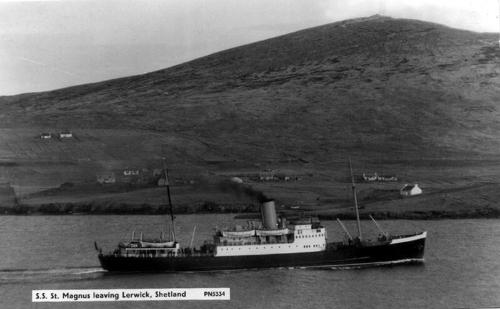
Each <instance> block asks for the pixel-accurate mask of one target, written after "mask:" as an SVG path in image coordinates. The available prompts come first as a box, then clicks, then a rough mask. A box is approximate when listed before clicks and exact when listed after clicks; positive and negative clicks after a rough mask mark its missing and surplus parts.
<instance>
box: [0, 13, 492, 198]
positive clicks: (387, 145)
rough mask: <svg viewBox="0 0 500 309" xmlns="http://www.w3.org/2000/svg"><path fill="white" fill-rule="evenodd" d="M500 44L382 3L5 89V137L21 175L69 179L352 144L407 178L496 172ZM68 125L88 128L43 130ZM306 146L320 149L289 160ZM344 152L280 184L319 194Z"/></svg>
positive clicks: (274, 160)
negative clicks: (142, 64)
mask: <svg viewBox="0 0 500 309" xmlns="http://www.w3.org/2000/svg"><path fill="white" fill-rule="evenodd" d="M496 44H497V43H496V38H495V36H494V35H490V34H478V33H472V32H467V31H461V30H456V29H450V28H446V27H444V26H441V25H436V24H430V23H425V22H420V21H415V20H401V19H391V18H385V17H375V18H368V19H358V20H349V21H344V22H339V23H334V24H329V25H325V26H321V27H316V28H312V29H306V30H303V31H299V32H296V33H292V34H288V35H285V36H281V37H277V38H273V39H270V40H266V41H262V42H258V43H254V44H249V45H246V46H242V47H238V48H234V49H230V50H227V51H223V52H220V53H216V54H213V55H210V56H207V57H204V58H200V59H197V60H194V61H191V62H188V63H185V64H181V65H178V66H175V67H172V68H168V69H165V70H160V71H157V72H153V73H148V74H144V75H140V76H133V77H127V78H122V79H116V80H111V81H106V82H101V83H96V84H89V85H82V86H77V87H71V88H65V89H61V90H56V91H51V92H44V93H36V94H24V95H19V96H13V97H2V98H0V107H1V108H2V114H1V115H0V118H1V119H0V121H1V123H2V126H3V129H2V131H1V132H2V134H0V137H1V139H2V143H1V145H2V146H1V147H0V151H1V155H2V158H3V159H4V161H6V162H14V163H16V164H17V166H15V167H12V166H6V165H2V166H0V169H2V172H3V173H2V175H3V178H4V180H8V181H11V182H12V181H13V182H18V183H21V182H30V181H32V182H34V183H40V182H43V183H54V184H56V183H61V182H63V181H67V180H73V181H75V180H78V179H82V178H85V179H91V178H93V175H94V174H95V172H97V171H99V170H103V169H112V168H122V167H124V166H130V165H154V164H156V163H155V162H158V159H159V157H160V153H162V152H163V153H167V154H168V157H169V160H170V161H171V162H173V163H172V164H173V165H174V169H175V168H176V167H178V173H179V174H182V173H184V172H183V169H185V168H188V167H189V168H191V169H194V170H195V172H196V171H203V170H207V169H209V170H214V171H220V170H223V171H224V172H228V173H229V172H234V170H236V169H240V168H241V166H244V167H245V168H248V167H249V166H250V167H251V166H252V164H253V163H260V164H261V165H260V167H255V166H254V172H258V170H259V169H260V168H261V167H263V166H272V167H281V168H289V169H292V171H293V172H294V173H298V174H300V173H305V172H306V170H307V172H311V171H312V173H313V174H321V173H324V171H325V170H328V169H331V168H332V166H333V168H336V165H335V164H334V163H335V162H341V161H342V160H344V158H345V156H346V155H347V154H349V155H352V156H354V157H355V161H357V162H360V163H358V164H360V165H361V167H362V168H367V167H370V168H371V169H372V170H376V171H380V170H381V169H382V170H384V169H385V170H391V171H393V172H394V173H396V174H398V175H399V174H401V173H407V178H406V180H407V181H416V180H418V179H421V180H419V181H420V182H424V183H425V181H429V178H437V179H438V181H444V182H446V181H448V182H451V184H450V185H451V186H458V187H460V186H462V185H463V182H464V179H465V181H468V182H482V181H489V180H488V179H486V180H485V177H486V178H488V177H489V178H495V177H496V175H497V174H493V175H490V174H488V175H486V176H485V174H484V173H482V172H484V171H488V170H492V167H495V166H496V160H497V159H498V155H497V153H498V151H497V149H499V148H500V140H499V136H500V134H499V133H500V123H499V121H498V119H499V117H498V116H499V115H498V112H499V111H498V109H499V106H498V104H499V103H498V102H499V100H498V99H499V93H500V92H499V91H498V90H499V89H498V88H499V85H500V83H499V82H500V79H499V73H500V67H499V65H498V62H499V61H498V60H499V57H500V51H499V49H498V46H497V45H496ZM66 128H69V129H72V130H73V131H74V132H75V134H76V135H77V137H78V139H77V140H75V141H71V142H58V141H51V142H50V143H42V142H41V141H39V140H37V139H36V135H37V133H39V132H40V131H57V130H60V129H66ZM298 158H301V159H305V160H307V161H309V162H311V163H310V164H306V165H304V164H302V165H301V164H291V165H287V164H284V163H283V162H287V161H289V160H292V161H293V160H295V159H298ZM422 159H427V161H422ZM472 159H474V160H477V162H481V160H485V159H488V160H490V161H488V162H489V163H486V165H487V166H488V167H487V168H484V167H483V166H484V164H485V163H484V162H483V163H480V164H477V165H473V166H469V168H466V169H464V167H463V166H461V165H460V163H458V164H457V166H455V167H452V168H448V167H447V166H446V164H447V163H446V162H449V161H450V160H451V161H452V162H462V161H457V160H466V161H467V160H472ZM47 162H52V163H50V164H49V163H47ZM54 162H55V163H54ZM213 162H219V164H215V165H212V164H211V163H213ZM220 162H226V163H227V162H230V163H231V164H232V165H231V164H229V167H228V166H227V165H224V166H222V165H221V164H220ZM247 162H248V164H246V163H247ZM422 162H423V163H422ZM245 164H246V166H245ZM370 164H372V166H370ZM431 165H433V166H431ZM339 166H342V168H341V169H340V170H339V171H331V172H328V173H326V175H323V176H322V177H319V180H316V178H314V179H312V180H311V179H309V180H308V182H304V181H303V182H298V183H293V184H285V185H281V188H278V189H276V188H275V187H276V186H274V185H270V186H269V187H270V188H269V190H271V192H272V193H273V194H274V195H277V196H279V195H280V192H281V195H283V196H284V197H285V198H286V196H295V195H294V194H292V192H297V191H301V188H303V187H306V189H304V190H306V191H307V192H309V193H307V194H306V193H305V198H302V197H300V196H299V199H305V200H307V201H308V202H307V203H309V204H312V203H315V202H314V201H315V200H316V199H315V195H316V194H318V193H317V192H320V193H319V195H322V194H323V193H324V194H325V195H328V196H329V194H328V193H327V191H328V190H327V189H328V188H329V187H330V186H333V187H335V186H340V187H342V188H343V187H344V186H345V184H344V183H343V180H342V181H339V179H342V176H341V175H342V173H345V167H344V166H343V165H341V164H339ZM181 167H182V168H181ZM363 170H365V169H363ZM493 170H494V169H493ZM441 171H446V173H445V174H444V175H441V174H442V173H441ZM195 172H194V173H195ZM33 175H35V176H33ZM469 175H472V176H469ZM467 177H469V178H470V179H466V178H467ZM449 179H452V181H449ZM332 180H334V183H335V182H337V184H333V185H331V183H332ZM431 183H432V181H431ZM443 186H447V185H443V184H440V185H437V187H438V189H439V188H440V187H443ZM395 187H396V188H397V185H395ZM283 192H285V193H286V194H284V193H283ZM334 192H335V194H336V193H338V192H336V191H334ZM328 198H333V197H328ZM328 198H327V199H328ZM320 201H321V199H320Z"/></svg>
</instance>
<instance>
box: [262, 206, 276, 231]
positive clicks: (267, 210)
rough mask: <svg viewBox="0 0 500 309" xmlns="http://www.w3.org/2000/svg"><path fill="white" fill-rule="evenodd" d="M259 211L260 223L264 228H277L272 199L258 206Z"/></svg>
mask: <svg viewBox="0 0 500 309" xmlns="http://www.w3.org/2000/svg"><path fill="white" fill-rule="evenodd" d="M260 212H261V215H262V224H263V225H264V228H265V229H266V230H274V229H276V228H278V220H277V219H276V207H275V206H274V200H268V201H265V202H264V203H263V204H262V206H261V208H260Z"/></svg>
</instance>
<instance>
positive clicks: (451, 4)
mask: <svg viewBox="0 0 500 309" xmlns="http://www.w3.org/2000/svg"><path fill="white" fill-rule="evenodd" d="M499 5H500V0H475V1H467V0H413V1H410V0H134V1H129V0H97V1H87V0H41V1H39V0H38V1H35V0H24V1H20V0H0V95H12V94H18V93H24V92H36V91H45V90H52V89H57V88H62V87H67V86H71V85H78V84H84V83H90V82H98V81H102V80H107V79H111V78H117V77H123V76H130V75H136V74H143V73H147V72H151V71H155V70H159V69H163V68H167V67H170V66H172V65H175V64H179V63H182V62H186V61H189V60H191V59H195V58H197V57H201V56H204V55H208V54H211V53H213V52H217V51H220V50H224V49H227V48H231V47H235V46H239V45H243V44H247V43H251V42H255V41H259V40H263V39H266V38H271V37H274V36H278V35H282V34H286V33H289V32H293V31H297V30H300V29H304V28H309V27H314V26H319V25H323V24H327V23H331V22H335V21H339V20H344V19H349V18H356V17H364V16H371V15H374V14H381V15H386V16H391V17H395V18H413V19H420V20H425V21H431V22H436V23H441V24H445V25H448V26H451V27H455V28H461V29H467V30H472V31H478V32H499V30H500V21H499V12H500V9H499Z"/></svg>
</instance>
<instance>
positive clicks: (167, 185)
mask: <svg viewBox="0 0 500 309" xmlns="http://www.w3.org/2000/svg"><path fill="white" fill-rule="evenodd" d="M163 173H164V175H165V186H166V187H167V196H168V205H169V208H170V221H171V222H172V236H173V238H174V239H173V240H174V241H175V221H174V220H175V217H174V207H173V206H172V199H171V198H170V183H169V181H168V169H167V165H166V164H165V158H163Z"/></svg>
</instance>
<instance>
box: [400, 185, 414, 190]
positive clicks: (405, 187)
mask: <svg viewBox="0 0 500 309" xmlns="http://www.w3.org/2000/svg"><path fill="white" fill-rule="evenodd" d="M415 186H416V185H405V186H404V187H403V188H402V189H401V191H411V190H412V189H413V188H415Z"/></svg>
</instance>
